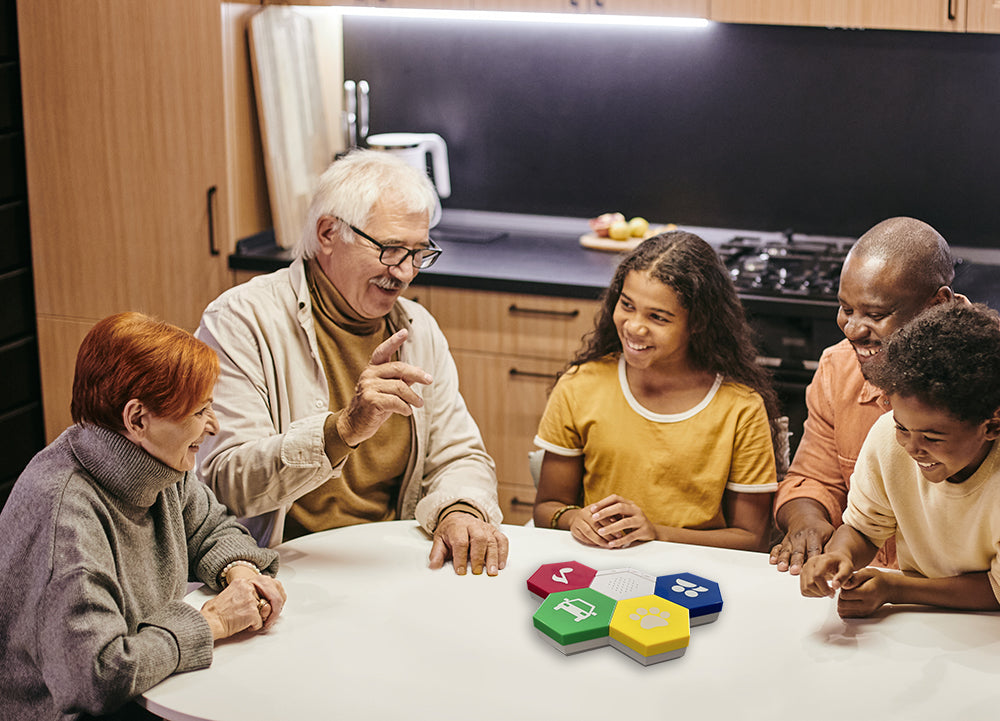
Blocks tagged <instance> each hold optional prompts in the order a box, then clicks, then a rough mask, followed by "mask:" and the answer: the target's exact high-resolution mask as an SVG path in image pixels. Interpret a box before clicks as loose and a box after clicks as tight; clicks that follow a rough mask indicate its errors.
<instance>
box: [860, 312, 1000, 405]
mask: <svg viewBox="0 0 1000 721" xmlns="http://www.w3.org/2000/svg"><path fill="white" fill-rule="evenodd" d="M872 366H873V367H872V369H871V372H870V373H869V376H870V378H869V379H870V380H871V382H872V383H874V384H875V385H876V386H878V387H879V388H881V389H882V390H883V391H885V392H886V393H891V394H893V395H900V396H907V397H912V398H916V399H918V400H920V401H921V402H923V403H925V404H927V405H929V406H931V407H934V408H940V409H943V410H946V411H947V412H948V413H950V414H951V415H952V416H953V417H954V418H956V419H958V420H960V421H963V422H967V423H982V422H983V421H986V420H987V419H989V418H991V417H992V416H993V414H994V413H995V412H996V411H997V409H998V408H1000V314H998V313H997V312H996V311H995V310H993V309H992V308H989V307H988V306H985V305H983V304H981V303H976V304H971V305H970V304H966V303H964V302H961V301H956V302H952V303H942V304H939V305H935V306H932V307H931V308H929V309H928V310H925V311H924V312H922V313H921V314H920V315H918V316H917V317H916V318H914V319H913V320H912V321H910V322H909V323H908V324H907V325H905V326H903V327H902V328H900V329H899V330H897V331H896V332H895V333H893V334H892V336H890V337H889V339H888V341H886V343H885V345H884V347H883V349H882V352H881V353H880V354H879V358H878V360H877V361H876V362H875V363H873V364H872Z"/></svg>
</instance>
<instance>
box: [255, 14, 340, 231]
mask: <svg viewBox="0 0 1000 721" xmlns="http://www.w3.org/2000/svg"><path fill="white" fill-rule="evenodd" d="M247 32H248V36H249V41H250V42H249V45H250V64H251V68H252V70H253V79H254V92H255V94H256V96H257V115H258V122H259V123H260V137H261V145H262V147H263V151H264V169H265V172H266V174H267V192H268V197H269V200H270V202H271V216H272V218H273V220H274V236H275V240H276V241H277V243H278V245H279V246H281V247H282V248H290V247H292V246H293V245H295V243H296V242H297V241H298V239H299V237H300V236H301V235H302V232H303V228H302V226H303V223H304V222H305V217H306V212H307V211H308V209H309V203H310V202H311V200H312V195H313V192H314V190H315V188H316V182H317V180H318V179H319V176H320V175H321V174H322V173H323V171H324V170H326V168H327V167H328V166H329V165H330V163H331V162H333V158H334V156H335V155H336V154H337V153H338V152H340V151H342V150H343V149H344V140H343V137H342V133H341V131H340V125H341V118H340V110H341V103H342V95H343V91H342V89H343V86H344V81H343V75H344V73H343V60H342V55H343V50H342V48H343V31H342V27H341V20H340V16H339V15H337V14H335V13H327V14H324V15H323V16H322V17H320V16H319V15H313V14H308V15H307V14H305V13H303V12H300V11H298V10H296V9H294V8H291V7H287V6H281V5H269V6H267V7H265V8H263V9H262V10H261V11H260V12H258V13H257V14H255V15H254V16H253V17H252V18H251V19H250V23H249V26H248V28H247Z"/></svg>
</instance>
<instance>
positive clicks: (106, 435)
mask: <svg viewBox="0 0 1000 721" xmlns="http://www.w3.org/2000/svg"><path fill="white" fill-rule="evenodd" d="M218 369H219V364H218V359H217V358H216V356H215V353H214V352H213V351H212V350H211V349H210V348H208V346H206V345H205V344H204V343H202V342H201V341H199V340H196V339H195V338H194V337H193V336H192V335H191V334H189V333H187V332H186V331H184V330H181V329H180V328H177V327H175V326H172V325H170V324H168V323H163V322H160V321H157V320H155V319H153V318H150V317H148V316H145V315H142V314H139V313H121V314H118V315H114V316H111V317H109V318H105V319H104V320H102V321H101V322H99V323H98V324H97V325H95V326H94V328H93V329H92V330H91V331H90V332H89V333H88V334H87V337H86V338H85V339H84V341H83V344H82V345H81V346H80V351H79V353H78V355H77V362H76V374H75V377H74V380H73V404H72V412H73V420H74V421H75V425H73V426H71V427H70V428H69V429H67V430H66V431H65V432H64V433H63V434H62V435H60V436H59V438H57V439H56V440H55V441H53V442H52V444H50V445H49V446H48V447H46V448H45V449H44V450H42V451H41V452H40V453H39V454H38V455H36V456H35V457H34V458H33V459H32V461H31V462H30V463H29V464H28V466H27V468H26V469H25V470H24V472H23V473H22V474H21V476H20V478H18V480H17V483H16V484H15V486H14V489H13V491H12V492H11V495H10V498H9V499H8V501H7V504H6V506H5V507H4V509H3V512H2V513H0V538H2V539H3V542H2V543H0V577H2V578H3V579H4V595H3V602H2V603H0V639H2V642H0V667H2V668H3V669H4V671H3V681H2V682H0V718H4V719H28V718H30V719H71V718H86V717H87V715H88V714H89V715H101V714H109V713H113V712H117V713H118V714H120V716H119V717H130V716H129V715H130V714H133V713H138V709H137V708H136V707H135V706H134V705H129V706H126V707H125V710H119V709H121V707H123V705H124V704H126V703H127V702H128V701H129V700H131V699H133V698H135V697H136V696H138V695H140V694H142V693H143V692H144V691H146V690H147V689H149V688H151V687H152V686H154V685H155V684H157V683H159V682H160V681H162V680H163V679H164V678H166V677H167V676H169V675H171V674H173V673H175V672H178V671H190V670H193V669H199V668H204V667H206V666H208V665H209V664H210V663H211V662H212V646H213V643H214V641H215V640H216V639H220V638H225V637H227V636H231V635H232V634H234V633H237V632H239V631H243V630H245V629H254V630H259V629H261V628H268V627H269V626H270V625H272V624H273V623H274V621H275V619H276V618H277V616H278V614H279V613H280V612H281V608H282V606H283V604H284V600H285V592H284V590H283V589H282V587H281V584H280V583H278V582H277V581H276V580H274V578H273V575H274V574H275V573H276V572H277V567H278V557H277V554H276V553H275V552H274V551H271V550H267V549H262V548H258V547H257V544H256V543H255V542H254V541H253V539H252V537H251V536H250V535H249V533H247V531H246V529H244V528H243V527H242V526H240V525H239V524H238V523H237V522H236V520H235V518H233V517H232V516H230V515H229V513H228V512H227V510H226V508H225V506H223V505H222V504H220V503H219V502H218V501H217V500H216V499H215V497H214V496H213V495H212V492H211V491H210V490H209V489H208V488H207V487H206V486H205V485H204V484H202V483H200V482H199V481H198V480H197V479H196V478H195V476H194V474H193V473H192V472H191V471H192V470H193V468H194V458H195V453H196V452H197V450H198V445H199V444H200V443H201V442H202V441H203V440H204V439H205V438H206V437H207V436H208V435H212V434H214V433H215V432H216V431H217V430H218V425H217V422H216V420H215V415H214V413H213V411H212V389H213V388H214V386H215V381H216V378H217V376H218V372H219V370H218ZM195 580H197V581H201V582H203V583H205V584H207V585H208V586H209V587H211V588H212V589H214V590H221V593H219V595H218V596H216V597H214V598H213V599H212V600H210V601H209V602H208V603H206V604H205V605H204V606H203V607H202V608H201V610H200V611H198V610H196V609H194V608H193V607H191V606H189V605H188V604H186V603H185V602H184V601H183V600H182V598H183V596H184V595H185V592H186V589H187V583H188V581H195Z"/></svg>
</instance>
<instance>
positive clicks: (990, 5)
mask: <svg viewBox="0 0 1000 721" xmlns="http://www.w3.org/2000/svg"><path fill="white" fill-rule="evenodd" d="M967 2H968V10H967V13H968V25H967V29H968V31H969V32H970V33H1000V0H967Z"/></svg>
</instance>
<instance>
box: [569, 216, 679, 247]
mask: <svg viewBox="0 0 1000 721" xmlns="http://www.w3.org/2000/svg"><path fill="white" fill-rule="evenodd" d="M668 230H677V226H676V225H674V224H673V223H668V224H667V225H658V226H655V227H651V228H650V229H649V232H648V233H646V235H645V236H643V237H642V238H626V239H625V240H614V239H612V238H605V237H602V236H599V235H597V233H584V234H583V235H581V236H580V245H582V246H583V247H584V248H590V249H591V250H606V251H608V252H610V253H630V252H632V251H633V250H635V249H636V248H638V247H639V243H641V242H642V241H644V240H646V238H652V237H653V236H654V235H656V234H657V233H665V232H667V231H668Z"/></svg>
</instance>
